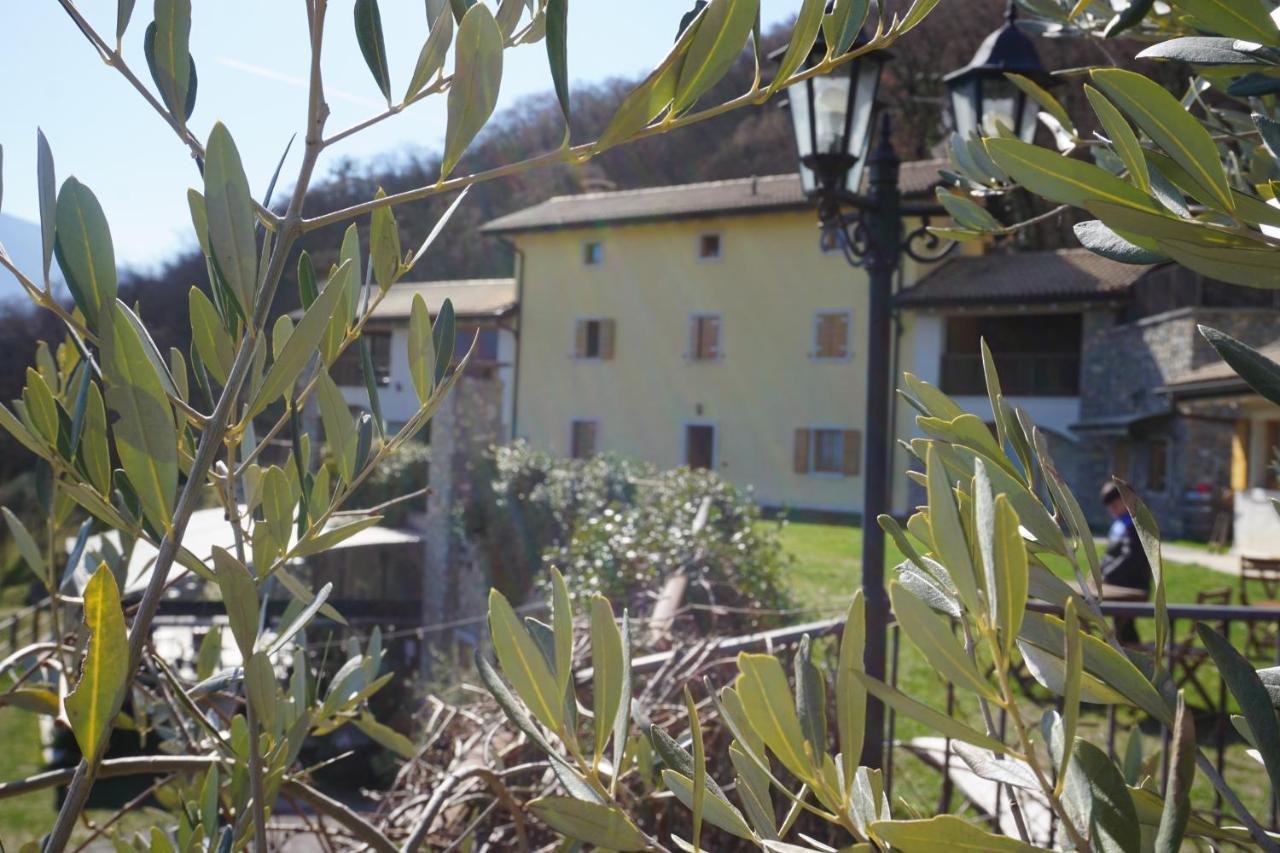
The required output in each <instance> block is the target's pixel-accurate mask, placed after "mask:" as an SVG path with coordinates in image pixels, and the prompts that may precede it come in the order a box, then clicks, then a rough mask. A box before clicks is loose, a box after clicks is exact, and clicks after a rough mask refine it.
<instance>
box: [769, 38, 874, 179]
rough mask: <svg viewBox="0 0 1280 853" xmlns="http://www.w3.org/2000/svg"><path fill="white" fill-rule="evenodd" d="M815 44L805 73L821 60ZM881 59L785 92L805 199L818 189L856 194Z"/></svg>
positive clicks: (865, 61)
mask: <svg viewBox="0 0 1280 853" xmlns="http://www.w3.org/2000/svg"><path fill="white" fill-rule="evenodd" d="M825 53H826V45H824V44H822V43H821V41H819V44H817V45H815V46H814V50H813V53H811V54H810V57H809V61H808V63H807V64H806V67H812V65H813V64H814V63H816V62H819V61H821V60H822V58H823V56H824V55H825ZM883 68H884V59H883V58H882V57H880V56H878V55H877V54H876V53H872V54H868V55H867V56H863V57H861V58H860V59H856V60H854V61H852V62H849V63H846V64H845V65H843V66H840V67H839V68H837V69H836V70H835V71H834V72H832V73H831V74H823V75H819V76H815V77H810V78H809V79H808V80H805V81H803V82H800V83H796V84H795V85H793V86H790V87H788V89H787V98H788V102H789V104H790V107H791V122H792V128H793V130H794V131H795V136H796V149H797V152H798V153H799V155H800V183H801V185H802V186H803V188H804V191H805V194H806V195H808V194H812V193H814V192H816V191H817V190H818V189H819V188H822V189H843V190H847V191H849V192H857V190H858V186H859V184H860V183H861V181H862V170H863V167H864V165H865V163H866V153H867V148H868V142H869V141H870V138H871V126H872V113H873V111H874V109H875V101H876V93H877V91H878V90H879V88H880V73H881V71H882V70H883Z"/></svg>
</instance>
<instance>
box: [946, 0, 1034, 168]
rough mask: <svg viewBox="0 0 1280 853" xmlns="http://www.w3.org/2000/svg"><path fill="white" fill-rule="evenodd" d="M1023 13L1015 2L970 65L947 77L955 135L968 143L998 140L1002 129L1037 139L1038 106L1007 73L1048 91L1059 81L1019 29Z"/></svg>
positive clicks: (1026, 139)
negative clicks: (976, 138)
mask: <svg viewBox="0 0 1280 853" xmlns="http://www.w3.org/2000/svg"><path fill="white" fill-rule="evenodd" d="M1017 18H1018V9H1017V6H1015V5H1014V3H1013V0H1009V5H1008V6H1007V7H1006V9H1005V13H1004V26H1003V27H1001V28H1000V29H998V30H996V31H995V32H993V33H991V34H990V35H988V36H987V37H986V38H985V39H983V41H982V44H981V45H980V46H979V47H978V51H977V53H975V54H974V55H973V59H971V60H969V64H968V65H966V66H965V67H963V68H959V69H957V70H955V71H952V72H951V73H950V74H948V75H947V76H946V77H944V78H942V79H943V81H944V82H945V83H946V84H947V93H948V94H949V95H950V96H951V115H952V118H953V119H954V121H955V129H956V132H957V133H959V134H960V136H961V137H962V138H964V139H968V138H969V136H970V135H971V134H972V133H974V132H975V131H976V132H977V133H978V134H979V135H981V136H998V135H999V133H1000V126H1001V125H1004V126H1005V127H1006V128H1008V129H1009V130H1011V131H1012V132H1013V133H1014V134H1016V135H1017V136H1018V137H1019V138H1020V139H1021V140H1022V141H1023V142H1028V143H1029V142H1031V140H1032V138H1033V137H1034V136H1035V135H1036V114H1037V112H1038V110H1037V109H1036V106H1035V104H1029V103H1028V99H1027V93H1026V92H1024V91H1022V90H1021V89H1019V88H1018V87H1017V86H1015V85H1014V84H1013V83H1012V82H1011V81H1010V80H1009V78H1008V77H1006V76H1005V75H1006V74H1020V75H1022V76H1023V77H1028V78H1030V79H1031V80H1033V81H1034V82H1036V83H1038V84H1039V85H1040V86H1043V87H1045V88H1048V87H1050V86H1053V85H1055V84H1056V83H1057V80H1056V79H1055V78H1054V77H1053V75H1051V74H1050V73H1049V72H1048V71H1047V70H1045V67H1044V65H1042V64H1041V62H1040V55H1039V54H1038V53H1036V48H1035V45H1034V44H1033V43H1032V42H1031V39H1030V37H1029V36H1027V34H1026V33H1024V32H1023V31H1022V30H1020V29H1019V28H1018V26H1017V23H1016V21H1017Z"/></svg>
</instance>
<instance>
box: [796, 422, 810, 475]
mask: <svg viewBox="0 0 1280 853" xmlns="http://www.w3.org/2000/svg"><path fill="white" fill-rule="evenodd" d="M793 465H794V468H795V472H796V473H797V474H808V473H809V430H807V429H798V430H796V442H795V458H794V459H793Z"/></svg>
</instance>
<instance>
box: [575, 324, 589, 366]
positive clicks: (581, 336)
mask: <svg viewBox="0 0 1280 853" xmlns="http://www.w3.org/2000/svg"><path fill="white" fill-rule="evenodd" d="M586 355H587V321H586V320H579V321H578V322H577V323H576V324H575V325H574V327H573V357H574V358H585V357H586Z"/></svg>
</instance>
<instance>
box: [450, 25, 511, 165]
mask: <svg viewBox="0 0 1280 853" xmlns="http://www.w3.org/2000/svg"><path fill="white" fill-rule="evenodd" d="M454 57H455V59H454V61H455V69H454V72H453V85H452V86H451V87H450V88H449V125H448V129H447V130H446V132H445V140H444V156H443V158H442V159H441V162H440V178H441V179H442V180H443V179H444V178H446V177H448V176H449V174H450V173H451V172H452V171H453V167H454V166H456V165H458V160H460V159H461V158H462V154H463V152H464V151H466V150H467V146H468V145H470V144H471V140H473V139H475V136H476V134H477V133H479V132H480V129H481V128H482V127H484V125H485V122H487V121H488V120H489V116H491V115H492V114H493V108H494V106H495V105H496V104H497V103H498V86H499V84H500V83H501V81H502V31H501V30H499V29H498V22H497V21H496V20H494V18H493V13H492V12H490V11H489V7H488V6H486V5H484V4H483V3H476V4H475V5H474V6H472V7H471V8H470V9H468V10H467V14H466V15H464V16H463V18H462V23H460V24H459V25H458V39H457V45H456V46H455V48H454Z"/></svg>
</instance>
